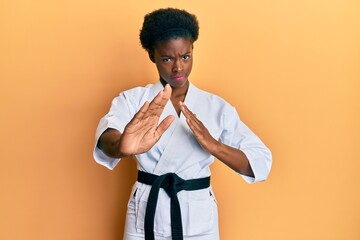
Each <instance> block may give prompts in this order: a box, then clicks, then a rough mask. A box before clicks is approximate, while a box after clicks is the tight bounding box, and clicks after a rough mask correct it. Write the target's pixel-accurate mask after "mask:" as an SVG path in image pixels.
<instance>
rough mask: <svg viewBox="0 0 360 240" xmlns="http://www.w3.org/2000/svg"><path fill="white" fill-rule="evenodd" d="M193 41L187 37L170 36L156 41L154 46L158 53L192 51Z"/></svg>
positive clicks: (169, 53)
mask: <svg viewBox="0 0 360 240" xmlns="http://www.w3.org/2000/svg"><path fill="white" fill-rule="evenodd" d="M192 46H193V42H192V41H191V40H190V39H188V38H172V39H169V40H167V41H163V42H158V43H157V44H156V46H155V48H154V50H155V53H158V54H160V55H171V54H174V55H176V54H185V53H190V52H192Z"/></svg>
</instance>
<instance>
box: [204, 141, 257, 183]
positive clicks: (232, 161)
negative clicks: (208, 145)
mask: <svg viewBox="0 0 360 240" xmlns="http://www.w3.org/2000/svg"><path fill="white" fill-rule="evenodd" d="M211 154H212V155H213V156H214V157H216V158H217V159H218V160H220V161H221V162H223V163H224V164H225V165H227V166H228V167H230V168H231V169H233V170H234V171H236V172H238V173H240V174H243V175H246V176H249V177H255V176H254V172H253V170H252V168H251V166H250V163H249V160H248V158H247V157H246V155H245V154H244V153H243V152H242V151H241V150H239V149H236V148H233V147H230V146H228V145H225V144H223V143H221V142H219V141H216V143H215V147H214V148H212V151H211Z"/></svg>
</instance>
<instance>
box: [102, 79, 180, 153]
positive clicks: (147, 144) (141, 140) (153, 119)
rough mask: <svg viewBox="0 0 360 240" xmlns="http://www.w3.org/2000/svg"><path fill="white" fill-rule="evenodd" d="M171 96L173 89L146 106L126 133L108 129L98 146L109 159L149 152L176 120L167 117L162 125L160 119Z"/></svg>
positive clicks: (166, 89) (164, 92)
mask: <svg viewBox="0 0 360 240" xmlns="http://www.w3.org/2000/svg"><path fill="white" fill-rule="evenodd" d="M170 96H171V87H170V86H169V85H166V86H165V88H164V90H163V91H160V92H159V94H158V95H157V96H156V97H155V98H154V99H153V100H152V101H151V102H150V103H149V102H145V104H144V105H143V106H142V107H141V108H140V110H139V111H138V112H137V113H136V114H135V115H134V117H133V118H132V119H131V121H130V122H129V123H128V124H127V125H126V127H125V129H124V132H123V133H120V132H119V131H117V130H115V129H111V128H109V129H107V130H106V131H104V133H103V134H102V135H101V136H100V138H99V141H98V144H97V146H98V147H99V148H100V149H101V150H102V151H103V152H104V153H105V154H106V155H107V156H109V157H113V158H122V157H128V156H132V155H135V154H139V153H144V152H146V151H148V150H149V149H150V148H151V147H152V146H153V145H154V144H155V143H156V142H157V141H158V140H159V139H160V137H161V136H162V134H163V133H164V132H165V131H166V130H167V129H168V127H169V126H170V125H171V123H172V121H173V120H174V117H173V116H167V117H166V118H165V119H164V120H163V121H162V122H161V123H160V124H158V122H159V118H160V116H161V114H162V112H163V110H164V107H165V105H166V103H167V102H168V100H169V99H170Z"/></svg>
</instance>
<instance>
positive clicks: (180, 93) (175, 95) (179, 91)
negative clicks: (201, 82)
mask: <svg viewBox="0 0 360 240" xmlns="http://www.w3.org/2000/svg"><path fill="white" fill-rule="evenodd" d="M160 82H161V84H162V85H163V86H164V87H165V85H166V84H167V82H166V81H165V80H163V79H160ZM189 85H190V83H189V81H186V83H185V84H184V86H182V87H173V86H171V89H172V91H171V99H172V100H177V101H184V99H185V97H186V93H187V91H188V89H189Z"/></svg>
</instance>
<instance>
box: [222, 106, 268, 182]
mask: <svg viewBox="0 0 360 240" xmlns="http://www.w3.org/2000/svg"><path fill="white" fill-rule="evenodd" d="M222 122H223V124H224V126H225V128H224V131H223V132H222V134H221V136H220V141H221V142H222V143H224V144H226V145H229V146H231V147H234V148H237V149H239V150H241V151H242V152H243V153H244V154H245V155H246V157H247V158H248V160H249V163H250V166H251V168H252V170H253V172H254V175H255V178H253V177H248V176H245V175H241V176H242V177H243V178H244V180H245V181H246V182H248V183H255V182H259V181H265V180H266V179H267V177H268V175H269V173H270V169H271V165H272V154H271V152H270V150H269V149H268V148H267V147H266V146H265V144H264V143H263V142H262V141H261V140H260V138H259V137H257V136H256V135H255V134H254V133H253V132H252V131H251V130H250V129H249V128H248V127H247V126H246V125H245V124H244V123H243V122H242V121H241V120H240V118H239V115H238V113H237V112H236V109H235V108H232V111H229V112H227V113H226V114H224V115H223V119H222Z"/></svg>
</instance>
